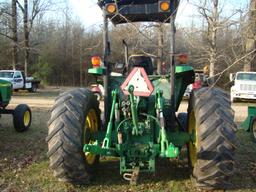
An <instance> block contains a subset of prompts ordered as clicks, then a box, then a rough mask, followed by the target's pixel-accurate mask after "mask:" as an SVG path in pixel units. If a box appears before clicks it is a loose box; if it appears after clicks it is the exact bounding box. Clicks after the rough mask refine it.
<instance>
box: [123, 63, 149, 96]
mask: <svg viewBox="0 0 256 192" xmlns="http://www.w3.org/2000/svg"><path fill="white" fill-rule="evenodd" d="M130 85H133V86H134V92H133V93H134V95H135V96H142V97H148V96H150V95H151V94H152V92H153V91H154V87H153V85H152V83H151V82H150V80H149V79H148V76H147V73H146V72H145V70H144V68H142V67H134V68H133V70H132V71H131V73H130V74H129V75H128V77H127V78H126V80H125V81H124V83H123V84H122V85H121V90H122V91H123V93H124V94H125V95H128V94H129V93H128V87H129V86H130Z"/></svg>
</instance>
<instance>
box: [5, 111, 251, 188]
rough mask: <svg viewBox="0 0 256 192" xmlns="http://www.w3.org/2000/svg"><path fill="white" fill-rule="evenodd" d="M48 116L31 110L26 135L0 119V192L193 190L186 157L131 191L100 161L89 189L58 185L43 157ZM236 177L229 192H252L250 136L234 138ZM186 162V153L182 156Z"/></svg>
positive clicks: (111, 162)
mask: <svg viewBox="0 0 256 192" xmlns="http://www.w3.org/2000/svg"><path fill="white" fill-rule="evenodd" d="M48 119H49V111H48V110H46V109H45V110H42V109H34V111H33V123H32V126H31V128H30V130H29V131H27V132H25V133H17V132H15V130H14V129H13V125H12V119H11V117H9V116H6V115H5V116H2V118H1V121H0V123H1V126H0V191H13V192H16V191H17V192H18V191H24V192H25V191H54V192H57V191H62V192H63V191H72V192H73V191H90V192H94V191H95V192H99V191H118V192H119V191H127V192H130V191H170V192H176V191H177V192H179V191H181V192H186V191H192V192H193V191H197V190H196V189H195V188H194V187H193V184H192V181H191V178H190V170H189V168H188V166H187V161H186V158H183V160H182V159H180V160H172V161H171V162H170V161H165V160H163V161H160V162H158V165H157V173H156V174H155V175H151V174H143V175H141V177H140V179H139V184H138V185H137V186H135V187H131V186H130V185H129V184H128V183H127V182H126V181H124V180H123V179H122V177H121V176H120V175H119V162H118V161H117V160H116V159H102V162H101V164H100V165H99V167H98V170H97V171H96V172H95V177H94V180H93V181H92V183H91V185H89V186H73V185H70V184H66V183H61V182H58V181H57V179H55V178H54V177H53V175H52V171H51V170H50V169H49V168H48V159H47V156H46V152H47V144H46V143H45V137H46V135H47V125H46V123H47V120H48ZM237 136H238V141H237V155H236V163H237V164H236V173H235V176H234V177H233V178H232V183H233V184H234V185H233V188H232V189H230V190H229V191H232V192H233V191H234V192H238V191H241V192H242V191H248V192H249V191H250V192H251V191H256V176H255V171H256V170H255V164H256V144H255V143H252V142H251V139H250V135H249V133H246V132H244V131H242V130H241V131H239V132H238V133H237ZM183 156H184V157H185V154H183Z"/></svg>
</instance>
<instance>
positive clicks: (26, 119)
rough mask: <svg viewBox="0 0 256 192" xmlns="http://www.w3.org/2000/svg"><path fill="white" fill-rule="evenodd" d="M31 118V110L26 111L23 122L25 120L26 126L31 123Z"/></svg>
mask: <svg viewBox="0 0 256 192" xmlns="http://www.w3.org/2000/svg"><path fill="white" fill-rule="evenodd" d="M30 119H31V117H30V112H29V111H26V112H25V113H24V117H23V122H24V125H25V126H26V127H27V126H28V125H29V123H30Z"/></svg>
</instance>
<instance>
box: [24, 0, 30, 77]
mask: <svg viewBox="0 0 256 192" xmlns="http://www.w3.org/2000/svg"><path fill="white" fill-rule="evenodd" d="M23 23H24V48H25V64H24V72H25V76H27V73H28V65H29V29H28V0H24V16H23Z"/></svg>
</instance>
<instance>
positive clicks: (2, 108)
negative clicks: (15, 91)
mask: <svg viewBox="0 0 256 192" xmlns="http://www.w3.org/2000/svg"><path fill="white" fill-rule="evenodd" d="M11 93H12V83H11V82H9V81H5V80H1V79H0V118H1V114H11V115H12V116H13V125H14V128H15V130H16V131H17V132H24V131H26V130H28V128H29V127H30V124H31V120H32V115H31V110H30V108H29V107H28V106H27V105H26V104H20V105H18V106H17V107H16V108H15V109H14V110H13V109H7V106H8V104H9V102H10V100H11ZM0 122H1V121H0Z"/></svg>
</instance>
